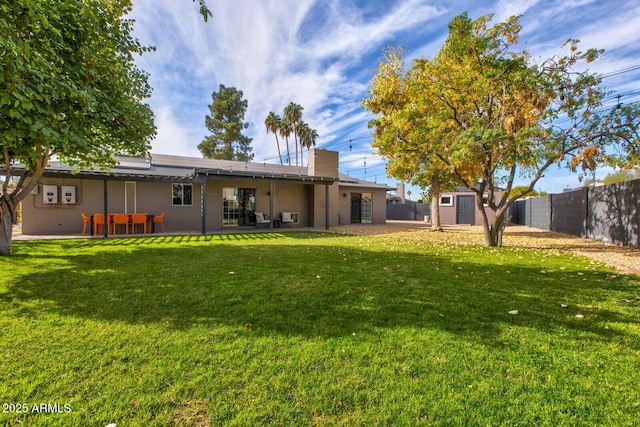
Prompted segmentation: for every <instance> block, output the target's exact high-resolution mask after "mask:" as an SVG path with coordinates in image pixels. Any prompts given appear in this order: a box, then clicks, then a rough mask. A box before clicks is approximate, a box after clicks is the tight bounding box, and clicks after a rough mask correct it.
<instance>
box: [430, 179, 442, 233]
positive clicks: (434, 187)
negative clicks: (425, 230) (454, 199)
mask: <svg viewBox="0 0 640 427" xmlns="http://www.w3.org/2000/svg"><path fill="white" fill-rule="evenodd" d="M431 231H443V229H442V225H441V224H440V180H439V179H438V178H433V179H432V180H431Z"/></svg>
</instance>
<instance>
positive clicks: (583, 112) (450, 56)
mask: <svg viewBox="0 0 640 427" xmlns="http://www.w3.org/2000/svg"><path fill="white" fill-rule="evenodd" d="M491 19H492V16H491V15H486V16H482V17H480V18H478V19H476V20H471V19H470V18H469V17H468V15H467V14H466V13H465V14H462V15H459V16H457V17H455V18H454V19H453V20H452V21H451V23H450V24H449V35H448V37H447V39H446V41H445V43H444V45H443V46H442V48H441V49H440V50H439V51H438V53H437V55H436V56H435V58H433V59H431V60H428V59H425V58H419V59H417V60H415V61H413V64H412V66H411V68H409V70H408V71H406V72H405V69H404V58H403V53H402V49H399V48H394V47H390V48H388V49H387V50H386V52H385V55H384V57H383V59H382V61H381V62H380V64H379V66H378V68H377V70H376V71H375V74H374V77H373V80H372V82H371V86H370V88H369V96H368V97H367V98H366V99H365V100H364V101H363V107H364V108H365V109H367V110H369V111H370V112H372V113H374V114H376V117H375V118H374V119H373V120H371V122H370V127H372V128H373V137H374V140H373V144H372V145H373V146H374V148H376V149H377V150H378V152H379V154H381V155H383V156H385V157H386V158H387V159H388V166H387V172H388V173H389V174H390V175H392V176H395V177H398V178H401V179H409V180H411V181H412V182H415V183H418V182H417V181H419V182H422V183H430V184H432V185H433V184H439V185H454V184H455V185H463V186H465V187H466V188H468V189H469V190H471V191H473V192H475V193H476V194H477V197H476V201H477V206H478V208H479V210H480V212H481V217H482V223H483V228H484V236H485V244H486V245H488V246H501V245H502V234H503V231H504V227H505V225H506V223H507V221H508V217H507V215H508V211H509V207H510V206H511V204H512V203H513V201H515V200H516V199H517V198H519V197H522V196H524V195H526V194H528V193H530V192H531V191H532V190H533V188H534V186H535V184H536V183H537V182H538V180H539V179H540V178H541V177H542V176H543V175H544V173H545V171H547V170H548V168H549V167H551V166H552V165H555V164H559V165H562V166H567V167H570V168H571V169H573V170H574V171H575V170H576V169H577V168H581V169H583V170H593V168H595V167H596V165H597V164H599V163H601V162H609V163H612V164H617V165H624V164H628V163H629V162H630V161H635V160H636V159H637V154H638V148H639V146H638V144H639V142H638V141H639V138H638V123H639V121H640V119H639V118H640V114H639V111H638V107H637V106H635V105H629V106H626V107H619V108H615V109H613V110H608V109H604V108H603V100H604V99H605V97H606V96H607V95H608V93H607V92H606V91H605V90H604V88H603V87H602V85H601V78H599V77H598V76H597V75H595V74H592V73H590V72H588V71H582V70H580V68H581V67H583V66H584V64H586V63H589V62H592V61H594V60H596V59H597V58H598V57H599V56H600V55H601V54H602V51H601V50H596V49H588V50H585V51H581V50H580V49H579V41H578V40H574V39H570V40H568V41H567V42H566V43H565V44H564V46H563V49H566V50H567V51H568V52H566V53H564V54H562V55H557V56H553V57H551V58H548V59H546V60H544V61H543V62H538V63H537V62H535V61H533V60H532V59H531V57H530V54H529V53H528V52H527V51H526V50H524V49H520V50H518V49H517V44H518V37H519V33H520V30H521V26H520V23H519V17H517V16H514V17H511V18H509V19H508V20H506V21H505V22H500V23H496V24H494V25H491ZM518 177H519V178H521V179H526V180H527V181H528V182H529V184H528V185H525V186H524V188H523V187H519V188H515V187H514V182H515V181H516V178H518ZM512 191H516V192H517V194H511V193H512ZM432 193H435V192H434V191H433V190H432ZM483 196H484V197H483ZM494 196H496V197H494ZM434 200H437V199H436V198H434ZM434 204H437V203H432V205H434ZM489 211H492V212H493V215H489V214H488V212H489Z"/></svg>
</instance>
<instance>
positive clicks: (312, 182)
mask: <svg viewBox="0 0 640 427" xmlns="http://www.w3.org/2000/svg"><path fill="white" fill-rule="evenodd" d="M117 160H118V165H117V166H116V167H114V168H112V169H110V170H82V171H79V172H78V171H74V170H73V169H72V168H71V167H69V166H68V165H65V164H62V163H59V162H51V164H50V165H49V166H48V167H47V170H46V172H45V173H44V175H43V177H42V179H41V182H40V183H39V185H38V187H37V188H36V189H35V190H34V191H33V192H32V194H30V195H29V196H28V197H27V198H26V199H24V200H23V202H22V218H23V219H22V233H23V234H35V235H37V234H54V235H73V234H76V235H77V234H80V233H81V231H82V230H83V219H82V215H81V214H85V215H87V216H89V217H93V216H94V215H95V214H103V213H106V214H108V215H109V214H113V213H126V214H133V213H146V214H149V215H150V216H159V215H161V214H162V213H164V214H165V216H164V223H163V225H164V227H165V229H166V230H167V232H185V233H194V232H196V233H202V234H207V233H215V232H216V231H220V230H225V229H232V228H241V227H258V226H263V227H268V228H271V229H273V228H277V227H295V226H298V227H315V228H329V227H331V226H334V225H339V224H349V223H372V224H383V223H385V222H386V192H387V191H388V190H393V188H391V187H388V186H386V185H382V184H377V183H372V182H367V181H361V180H357V179H353V178H351V177H348V176H346V175H343V174H340V173H339V171H338V153H337V152H335V151H329V150H321V149H316V150H313V151H311V153H310V155H309V162H308V166H305V167H299V166H285V165H271V164H263V163H246V162H235V161H226V160H213V159H203V158H195V157H182V156H171V155H162V154H152V155H150V156H149V157H145V158H132V157H120V158H118V159H117ZM256 214H258V215H257V216H256ZM260 214H263V215H260ZM91 230H93V227H92V228H91ZM155 231H156V232H157V231H158V230H155ZM105 232H106V231H105Z"/></svg>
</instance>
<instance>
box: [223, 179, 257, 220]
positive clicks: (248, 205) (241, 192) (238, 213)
mask: <svg viewBox="0 0 640 427" xmlns="http://www.w3.org/2000/svg"><path fill="white" fill-rule="evenodd" d="M255 210H256V189H255V188H232V187H225V188H223V189H222V225H224V226H238V225H256V219H255V218H256V217H255V213H254V212H255Z"/></svg>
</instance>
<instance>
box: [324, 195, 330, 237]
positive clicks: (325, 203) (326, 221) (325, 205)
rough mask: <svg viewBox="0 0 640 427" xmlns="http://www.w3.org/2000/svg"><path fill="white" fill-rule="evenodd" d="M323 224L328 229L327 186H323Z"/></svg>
mask: <svg viewBox="0 0 640 427" xmlns="http://www.w3.org/2000/svg"><path fill="white" fill-rule="evenodd" d="M324 199H325V200H324V224H325V227H326V229H327V230H328V229H329V186H328V185H325V186H324Z"/></svg>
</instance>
